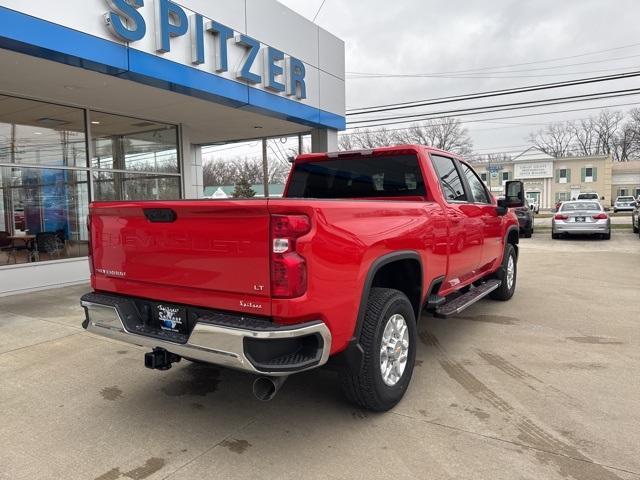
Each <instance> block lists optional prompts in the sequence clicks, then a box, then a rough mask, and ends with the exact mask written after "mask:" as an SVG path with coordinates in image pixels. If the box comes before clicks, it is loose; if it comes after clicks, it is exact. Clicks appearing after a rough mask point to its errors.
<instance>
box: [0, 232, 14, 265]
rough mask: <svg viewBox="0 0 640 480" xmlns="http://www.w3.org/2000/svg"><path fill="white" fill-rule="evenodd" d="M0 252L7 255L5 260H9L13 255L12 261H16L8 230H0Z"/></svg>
mask: <svg viewBox="0 0 640 480" xmlns="http://www.w3.org/2000/svg"><path fill="white" fill-rule="evenodd" d="M0 252H2V253H4V254H6V255H7V262H6V263H9V262H10V261H11V258H12V257H13V261H14V262H16V251H15V248H13V242H12V241H11V239H10V238H9V233H8V232H0Z"/></svg>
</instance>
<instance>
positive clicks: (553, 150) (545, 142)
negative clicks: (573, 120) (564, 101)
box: [529, 123, 573, 158]
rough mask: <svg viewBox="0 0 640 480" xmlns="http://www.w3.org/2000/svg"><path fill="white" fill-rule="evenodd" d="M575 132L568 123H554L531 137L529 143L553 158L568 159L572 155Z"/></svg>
mask: <svg viewBox="0 0 640 480" xmlns="http://www.w3.org/2000/svg"><path fill="white" fill-rule="evenodd" d="M572 140H573V130H572V128H571V127H570V125H569V124H567V123H552V124H551V125H548V126H547V127H545V128H544V129H542V130H538V131H537V132H536V133H532V134H531V135H530V136H529V141H530V142H531V143H533V145H534V146H535V147H536V148H537V149H538V150H540V151H542V152H544V153H546V154H547V155H551V156H552V157H556V158H559V157H567V156H569V155H570V154H571V141H572Z"/></svg>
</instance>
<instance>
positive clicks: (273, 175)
mask: <svg viewBox="0 0 640 480" xmlns="http://www.w3.org/2000/svg"><path fill="white" fill-rule="evenodd" d="M290 170H291V164H290V163H289V162H288V161H287V160H286V159H283V158H281V157H280V156H273V157H269V171H268V174H269V183H271V184H281V183H284V181H285V180H286V178H287V176H288V175H289V171H290ZM262 177H263V172H262V159H261V158H234V159H232V160H222V159H215V160H212V161H210V162H206V163H205V164H204V166H203V180H204V185H205V187H209V186H224V185H235V184H236V183H238V181H240V180H241V179H242V180H243V181H244V182H248V183H249V184H250V185H256V184H262V183H263V182H262Z"/></svg>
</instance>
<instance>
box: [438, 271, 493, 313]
mask: <svg viewBox="0 0 640 480" xmlns="http://www.w3.org/2000/svg"><path fill="white" fill-rule="evenodd" d="M500 285H502V282H501V281H500V280H489V281H486V282H484V283H483V284H481V285H479V286H477V287H475V288H472V289H471V290H469V291H468V292H467V293H465V294H463V295H460V296H459V297H457V298H454V299H453V300H451V301H450V302H447V303H445V304H444V305H442V306H441V307H438V308H437V309H436V311H435V316H436V317H438V318H449V317H452V316H454V315H457V314H458V313H460V312H462V311H463V310H465V309H467V308H469V307H470V306H471V305H473V304H474V303H476V302H477V301H478V300H482V299H483V298H484V297H486V296H487V295H489V294H490V293H491V292H493V291H494V290H496V289H497V288H499V287H500Z"/></svg>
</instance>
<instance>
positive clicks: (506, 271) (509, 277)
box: [489, 243, 518, 302]
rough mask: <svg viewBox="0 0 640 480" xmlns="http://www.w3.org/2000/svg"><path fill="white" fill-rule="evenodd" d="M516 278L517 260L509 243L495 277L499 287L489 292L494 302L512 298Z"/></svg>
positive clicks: (514, 250)
mask: <svg viewBox="0 0 640 480" xmlns="http://www.w3.org/2000/svg"><path fill="white" fill-rule="evenodd" d="M517 276H518V258H517V257H516V249H515V248H514V247H513V245H511V244H510V243H508V244H507V246H506V247H505V250H504V259H503V260H502V266H501V267H500V270H499V271H498V273H497V274H496V275H495V278H497V279H498V280H500V281H502V283H501V284H500V287H498V288H497V289H496V290H494V291H493V292H491V293H490V294H489V295H490V296H491V298H493V299H494V300H500V301H503V302H504V301H507V300H509V299H511V297H513V294H514V293H515V291H516V279H517Z"/></svg>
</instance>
